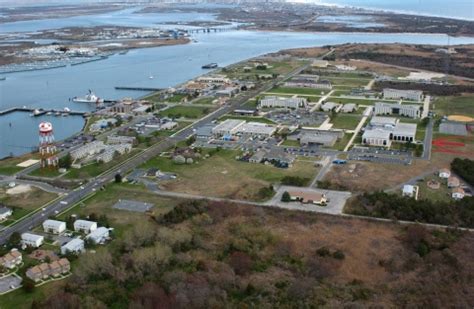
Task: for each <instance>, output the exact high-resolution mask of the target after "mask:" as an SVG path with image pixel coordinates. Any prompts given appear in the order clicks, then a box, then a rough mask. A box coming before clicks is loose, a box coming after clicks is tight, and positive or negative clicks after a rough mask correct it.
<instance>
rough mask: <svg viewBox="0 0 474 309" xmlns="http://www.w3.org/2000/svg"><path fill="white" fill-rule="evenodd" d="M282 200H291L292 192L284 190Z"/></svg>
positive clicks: (287, 201) (285, 201)
mask: <svg viewBox="0 0 474 309" xmlns="http://www.w3.org/2000/svg"><path fill="white" fill-rule="evenodd" d="M281 201H282V202H284V203H289V202H291V196H290V193H288V191H285V192H283V195H282V196H281Z"/></svg>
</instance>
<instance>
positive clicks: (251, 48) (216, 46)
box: [0, 14, 474, 157]
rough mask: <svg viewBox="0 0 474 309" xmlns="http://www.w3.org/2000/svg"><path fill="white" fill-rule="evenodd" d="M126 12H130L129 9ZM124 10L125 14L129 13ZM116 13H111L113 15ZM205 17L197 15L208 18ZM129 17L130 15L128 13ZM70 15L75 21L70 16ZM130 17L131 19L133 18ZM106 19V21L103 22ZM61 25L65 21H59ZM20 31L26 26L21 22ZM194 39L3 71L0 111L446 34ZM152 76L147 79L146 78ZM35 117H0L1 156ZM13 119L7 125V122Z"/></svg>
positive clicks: (440, 38) (24, 147)
mask: <svg viewBox="0 0 474 309" xmlns="http://www.w3.org/2000/svg"><path fill="white" fill-rule="evenodd" d="M128 15H129V14H128ZM128 15H127V14H126V16H128ZM113 16H116V15H113ZM208 17H209V16H205V17H202V18H203V19H202V20H204V19H207V18H208ZM130 18H132V17H130ZM72 19H73V20H77V19H74V18H72ZM132 19H134V18H132ZM108 22H109V23H110V21H108ZM35 23H37V26H38V27H48V25H49V26H50V27H51V26H54V24H53V23H51V21H50V20H48V21H35ZM60 24H61V25H64V20H61V22H60ZM19 27H20V28H21V29H22V30H24V29H26V28H29V27H31V25H29V26H25V24H24V23H22V24H21V26H19ZM194 39H196V40H197V41H198V42H197V43H191V44H187V45H179V46H168V47H160V48H148V49H141V50H132V51H130V52H128V53H127V54H126V55H115V56H112V57H110V58H109V59H107V60H103V61H96V62H91V63H87V64H83V65H78V66H73V67H65V68H58V69H51V70H43V71H31V72H20V73H11V74H5V76H6V77H7V80H5V81H0V110H3V109H6V108H9V107H15V106H25V105H26V106H29V107H35V108H58V109H63V108H64V107H69V108H70V109H72V110H91V109H92V108H93V107H92V106H89V105H88V104H81V103H73V102H70V101H69V98H71V97H74V96H82V95H84V94H85V93H86V92H87V90H88V89H93V90H94V91H95V92H96V94H97V95H99V96H100V97H102V98H106V99H118V98H122V97H139V96H142V95H144V94H145V93H142V92H130V91H117V90H115V89H114V87H115V86H147V87H158V88H165V87H171V86H174V85H176V84H179V83H182V82H185V81H187V80H189V79H192V78H194V77H196V76H198V75H201V74H203V73H205V72H206V71H204V70H202V69H201V66H202V65H203V64H205V63H209V62H217V63H219V65H221V66H226V65H229V64H232V63H235V62H238V61H241V60H244V59H247V58H250V57H255V56H258V55H261V54H265V53H268V52H274V51H278V50H281V49H286V48H294V47H309V46H322V45H334V44H341V43H347V42H359V43H393V42H401V43H419V44H439V45H443V44H447V43H448V37H447V36H445V35H416V34H413V35H407V34H360V33H358V34H349V33H347V34H344V33H313V34H308V33H282V32H250V31H227V32H218V33H210V34H198V35H196V36H194ZM465 43H471V44H472V43H474V38H463V37H458V38H451V44H465ZM150 75H153V76H154V77H155V78H154V79H152V80H150V79H149V78H148V77H149V76H150ZM39 120H40V119H38V118H34V117H29V116H28V114H27V113H17V114H14V115H9V116H7V117H1V118H0V157H3V156H7V155H9V154H10V153H13V154H21V153H24V152H26V151H28V147H32V146H34V145H36V144H37V134H36V131H37V123H38V121H39ZM50 120H51V122H52V123H53V125H54V126H55V128H56V132H57V133H56V136H57V139H62V138H65V137H67V136H69V135H71V134H73V133H75V132H77V131H79V130H80V129H81V128H82V126H83V120H82V118H80V117H64V118H62V117H51V119H50ZM10 123H12V127H10V126H9V124H10Z"/></svg>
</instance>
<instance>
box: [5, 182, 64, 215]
mask: <svg viewBox="0 0 474 309" xmlns="http://www.w3.org/2000/svg"><path fill="white" fill-rule="evenodd" d="M56 197H57V195H56V194H54V193H49V192H46V191H43V190H40V189H38V188H35V187H31V190H30V191H28V192H25V193H22V194H15V195H10V194H6V190H5V189H3V188H2V189H0V204H5V206H8V207H13V208H14V209H13V215H12V217H11V219H14V220H16V219H19V218H21V217H23V216H24V215H26V214H28V213H30V212H31V211H33V210H35V209H38V208H39V207H41V206H43V205H44V204H46V203H48V202H50V201H52V200H54V199H55V198H56Z"/></svg>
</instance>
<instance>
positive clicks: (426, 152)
mask: <svg viewBox="0 0 474 309" xmlns="http://www.w3.org/2000/svg"><path fill="white" fill-rule="evenodd" d="M433 127H434V120H433V118H430V121H429V122H428V125H427V126H426V130H425V140H424V141H423V160H430V159H431V148H432V144H433Z"/></svg>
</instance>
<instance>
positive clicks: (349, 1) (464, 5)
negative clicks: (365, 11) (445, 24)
mask: <svg viewBox="0 0 474 309" xmlns="http://www.w3.org/2000/svg"><path fill="white" fill-rule="evenodd" d="M312 2H316V3H317V2H320V3H321V2H322V3H328V4H337V5H343V6H354V7H362V8H370V9H378V10H386V11H397V12H406V13H414V14H422V15H433V16H443V17H452V18H459V19H468V20H474V1H473V0H449V1H447V0H319V1H318V0H316V1H312Z"/></svg>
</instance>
